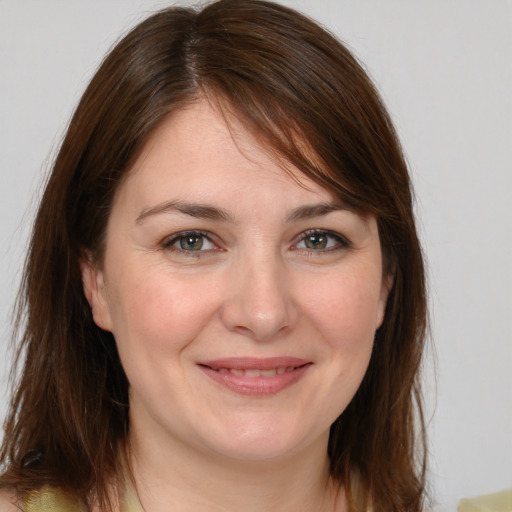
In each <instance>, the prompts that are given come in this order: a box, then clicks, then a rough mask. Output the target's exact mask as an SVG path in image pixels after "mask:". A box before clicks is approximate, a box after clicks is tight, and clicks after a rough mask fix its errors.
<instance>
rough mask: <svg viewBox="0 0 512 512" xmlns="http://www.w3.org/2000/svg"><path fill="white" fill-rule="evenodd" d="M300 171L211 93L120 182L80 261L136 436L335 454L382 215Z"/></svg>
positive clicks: (369, 319)
mask: <svg viewBox="0 0 512 512" xmlns="http://www.w3.org/2000/svg"><path fill="white" fill-rule="evenodd" d="M297 174H298V173H297ZM301 181H302V183H303V185H306V186H301V185H299V184H298V183H297V181H296V180H294V179H293V178H292V177H291V176H290V175H289V174H287V173H286V172H285V171H284V170H283V169H282V168H280V166H279V165H278V163H276V161H275V160H273V159H272V158H271V157H270V156H269V154H268V153H267V152H265V151H264V150H263V149H262V147H261V146H260V145H259V144H258V143H257V142H256V141H255V139H254V138H253V137H251V136H250V135H249V133H248V132H247V131H245V130H244V129H243V128H242V126H241V125H239V124H237V123H236V122H234V123H233V124H232V125H231V126H230V128H228V126H227V125H226V123H225V120H224V118H223V116H222V114H220V113H219V112H218V111H217V110H215V109H214V108H212V107H211V106H210V104H209V103H208V102H207V101H204V100H202V101H199V102H198V103H195V104H193V105H192V106H190V107H188V108H186V109H182V110H180V111H178V112H176V113H174V114H172V115H171V116H169V117H168V118H167V119H166V120H165V121H164V122H163V123H162V124H161V126H160V127H159V128H158V129H157V130H156V131H155V133H154V134H153V135H152V137H151V138H150V140H149V142H148V143H147V145H146V147H145V149H144V151H143V153H142V154H141V155H140V157H139V158H138V160H137V162H136V163H135V165H134V166H133V169H132V170H131V172H130V174H129V175H128V177H127V179H126V180H125V181H124V183H123V184H122V185H121V186H120V189H119V190H118V193H117V195H116V198H115V201H114V205H113V208H112V212H111V215H110V219H109V222H108V226H107V236H106V247H105V253H104V259H103V261H102V264H101V266H100V268H96V267H95V266H94V265H92V264H91V263H88V262H82V271H83V279H84V287H85V293H86V296H87V298H88V300H89V303H90V304H91V307H92V311H93V316H94V319H95V322H96V323H97V324H98V325H99V326H100V327H102V328H103V329H106V330H109V331H111V332H112V333H113V334H114V337H115V339H116V343H117V346H118V350H119V355H120V358H121V361H122V364H123V367H124V369H125V372H126V375H127V377H128V381H129V383H130V428H131V432H132V435H135V436H137V432H138V433H139V435H138V436H137V438H138V440H139V441H138V442H139V443H159V444H160V445H161V446H162V443H167V445H169V444H170V445H174V446H175V447H177V449H185V450H186V449H193V450H195V452H196V453H197V451H199V452H200V453H203V454H208V456H210V457H211V456H222V457H229V458H235V459H244V460H268V459H276V458H280V457H285V456H287V455H290V454H295V453H299V452H300V451H301V450H307V449H308V448H309V447H311V446H315V445H318V444H320V445H321V446H323V447H325V448H326V445H327V439H328V433H329V427H330V425H331V424H332V422H333V421H334V420H335V419H336V418H337V417H338V416H339V414H340V413H341V412H342V411H343V410H344V409H345V407H346V406H347V404H348V403H349V402H350V400H351V399H352V397H353V396H354V394H355V392H356V391H357V388H358V387H359V385H360V383H361V380H362V378H363V376H364V374H365V371H366V368H367V366H368V362H369V358H370V354H371V351H372V345H373V339H374V334H375V330H376V329H377V328H378V327H379V325H380V323H381V322H382V318H383V315H384V309H385V302H386V297H387V288H388V285H387V283H388V279H386V278H384V277H383V275H382V257H381V251H380V244H379V236H378V230H377V225H376V221H375V219H373V218H371V217H370V218H365V219H363V218H361V217H360V216H359V215H357V214H356V213H354V212H352V211H350V210H348V209H346V207H345V206H344V205H343V203H342V202H340V201H339V200H336V198H335V197H334V196H333V195H332V194H331V193H330V192H328V191H327V190H325V189H323V188H321V187H320V186H318V185H317V184H315V183H313V182H311V181H309V180H308V179H307V178H305V177H302V178H301ZM142 432H143V435H141V433H142ZM325 456H326V451H325Z"/></svg>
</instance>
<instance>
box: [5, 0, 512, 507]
mask: <svg viewBox="0 0 512 512" xmlns="http://www.w3.org/2000/svg"><path fill="white" fill-rule="evenodd" d="M182 3H186V2H182ZM285 3H287V4H289V5H291V6H293V7H296V8H298V9H300V10H303V11H305V12H307V13H309V14H310V15H312V16H313V17H314V18H316V19H317V20H320V21H321V22H323V23H324V24H325V25H326V26H327V27H329V28H330V29H331V30H333V31H334V32H336V33H337V34H338V35H339V37H341V38H342V39H343V40H344V41H345V42H347V43H348V44H349V46H350V47H351V48H352V49H353V50H354V51H355V52H356V54H357V55H358V56H359V57H360V58H361V60H362V61H363V62H364V63H365V64H366V66H367V68H368V70H369V72H370V74H371V75H372V77H373V78H374V80H375V81H376V83H377V85H378V87H379V88H380V90H381V92H382V94H383V97H384V99H385V101H386V103H387V105H388V107H389V109H390V111H391V113H392V116H393V118H394V121H395V123H396V126H397V128H398V131H399V134H400V136H401V138H402V141H403V144H404V147H405V151H406V154H407V157H408V161H409V163H410V166H411V169H412V174H413V179H414V183H415V187H416V192H417V196H418V201H417V215H418V222H419V227H420V231H421V236H422V240H423V243H424V246H425V248H426V252H427V257H428V268H429V286H430V294H431V315H432V337H433V340H434V343H435V352H436V354H434V350H430V352H429V354H428V355H427V357H428V360H427V365H426V374H425V394H426V401H427V419H428V420H429V436H430V451H431V455H432V457H431V467H430V481H431V484H432V487H433V488H434V491H435V497H436V499H437V502H438V508H437V510H439V511H449V510H455V507H456V504H457V501H458V499H459V498H460V497H463V496H472V495H477V494H483V493H488V492H493V491H497V490H499V489H503V488H505V487H512V371H511V370H512V334H511V333H512V206H511V200H510V196H511V191H512V172H511V162H512V92H511V91H512V2H511V1H510V0H492V1H487V0H430V1H427V0H424V1H421V0H413V1H411V0H387V1H384V0H381V1H377V0H364V1H362V0H314V1H313V0H297V1H291V0H287V1H286V2H285ZM168 4H169V3H168V2H162V1H160V2H156V1H152V0H146V1H144V0H117V1H114V0H110V1H109V0H102V1H99V0H89V1H88V2H82V1H79V0H75V1H73V0H0V70H1V73H0V134H1V137H0V261H1V263H0V336H1V337H0V350H2V351H3V352H5V353H7V342H8V338H9V331H10V320H9V318H10V317H9V315H10V308H11V306H12V303H13V300H14V296H15V289H16V286H17V282H18V280H19V274H20V266H21V263H22V260H23V252H24V247H25V244H26V237H27V234H28V230H29V227H30V223H31V219H32V217H33V213H34V209H35V204H36V203H37V198H38V197H39V194H40V190H41V183H42V180H43V176H44V173H45V171H46V170H47V169H48V167H49V166H50V162H51V160H52V157H53V155H54V154H55V151H56V148H57V146H58V143H59V140H60V138H61V136H62V134H63V132H64V129H65V127H66V124H67V121H68V119H69V116H70V113H71V111H72V108H73V106H74V105H75V103H76V102H77V100H78V99H79V97H80V95H81V92H82V91H83V89H84V87H85V85H86V83H87V81H88V79H89V78H90V76H91V74H92V73H93V71H94V69H95V67H96V66H97V64H98V63H99V61H100V59H101V58H102V56H103V55H104V53H105V52H106V51H107V49H108V48H109V47H110V45H111V44H112V43H113V41H114V40H116V39H117V38H118V37H119V35H120V34H121V33H122V32H123V31H124V30H126V28H127V27H130V26H132V25H134V24H135V23H136V22H137V21H138V20H139V19H140V18H141V17H143V16H145V15H146V14H148V13H150V12H151V11H153V10H155V9H156V8H158V7H163V6H165V5H168ZM435 359H437V364H434V363H433V361H434V360H435ZM2 364H3V367H0V379H1V385H2V387H1V388H0V391H1V393H0V397H1V398H0V413H1V415H2V417H3V415H4V413H5V408H6V404H7V400H8V398H7V393H6V374H7V366H8V359H7V361H5V362H3V363H2Z"/></svg>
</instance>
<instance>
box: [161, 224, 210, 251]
mask: <svg viewBox="0 0 512 512" xmlns="http://www.w3.org/2000/svg"><path fill="white" fill-rule="evenodd" d="M186 236H202V237H204V238H205V239H206V240H208V241H209V242H210V243H211V244H213V245H215V246H216V248H217V249H220V247H219V244H218V243H217V242H216V241H215V240H214V238H215V237H214V236H213V235H212V234H211V233H208V232H207V231H201V230H198V229H186V230H184V231H180V232H178V233H173V234H172V235H169V236H166V237H165V238H164V239H163V240H162V242H161V243H160V245H161V246H162V247H163V248H164V249H167V250H172V251H176V252H179V253H183V254H186V255H192V256H199V254H200V253H204V252H209V251H212V250H215V249H203V250H198V251H186V250H185V249H180V248H178V247H174V244H175V243H176V242H177V241H178V240H179V239H180V238H183V237H186Z"/></svg>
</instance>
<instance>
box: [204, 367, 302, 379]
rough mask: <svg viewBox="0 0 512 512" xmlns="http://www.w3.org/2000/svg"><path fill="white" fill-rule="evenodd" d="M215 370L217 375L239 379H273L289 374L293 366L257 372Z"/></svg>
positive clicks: (253, 369) (226, 369) (252, 369)
mask: <svg viewBox="0 0 512 512" xmlns="http://www.w3.org/2000/svg"><path fill="white" fill-rule="evenodd" d="M212 369H213V370H217V371H218V372H219V373H231V374H233V375H237V376H239V377H252V378H254V377H275V376H276V375H283V374H284V373H290V372H292V371H293V370H295V367H294V366H288V367H287V368H285V367H279V368H271V369H269V370H259V369H257V368H251V369H247V370H239V369H236V368H212Z"/></svg>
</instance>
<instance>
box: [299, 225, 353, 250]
mask: <svg viewBox="0 0 512 512" xmlns="http://www.w3.org/2000/svg"><path fill="white" fill-rule="evenodd" d="M311 235H324V236H327V237H329V238H332V239H334V240H336V242H337V245H336V246H335V247H330V248H327V249H318V250H314V249H308V248H297V245H298V244H299V243H301V242H303V241H304V240H305V239H306V238H307V237H308V236H311ZM295 240H296V241H295V242H294V244H293V247H292V248H293V249H294V250H299V251H307V252H310V253H325V252H330V251H336V250H341V249H347V248H349V247H351V245H352V244H351V242H350V240H349V239H348V238H347V237H346V236H344V235H342V234H341V233H338V232H336V231H331V230H329V229H318V228H315V229H308V230H306V231H303V232H302V233H300V234H299V235H297V236H296V237H295Z"/></svg>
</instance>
